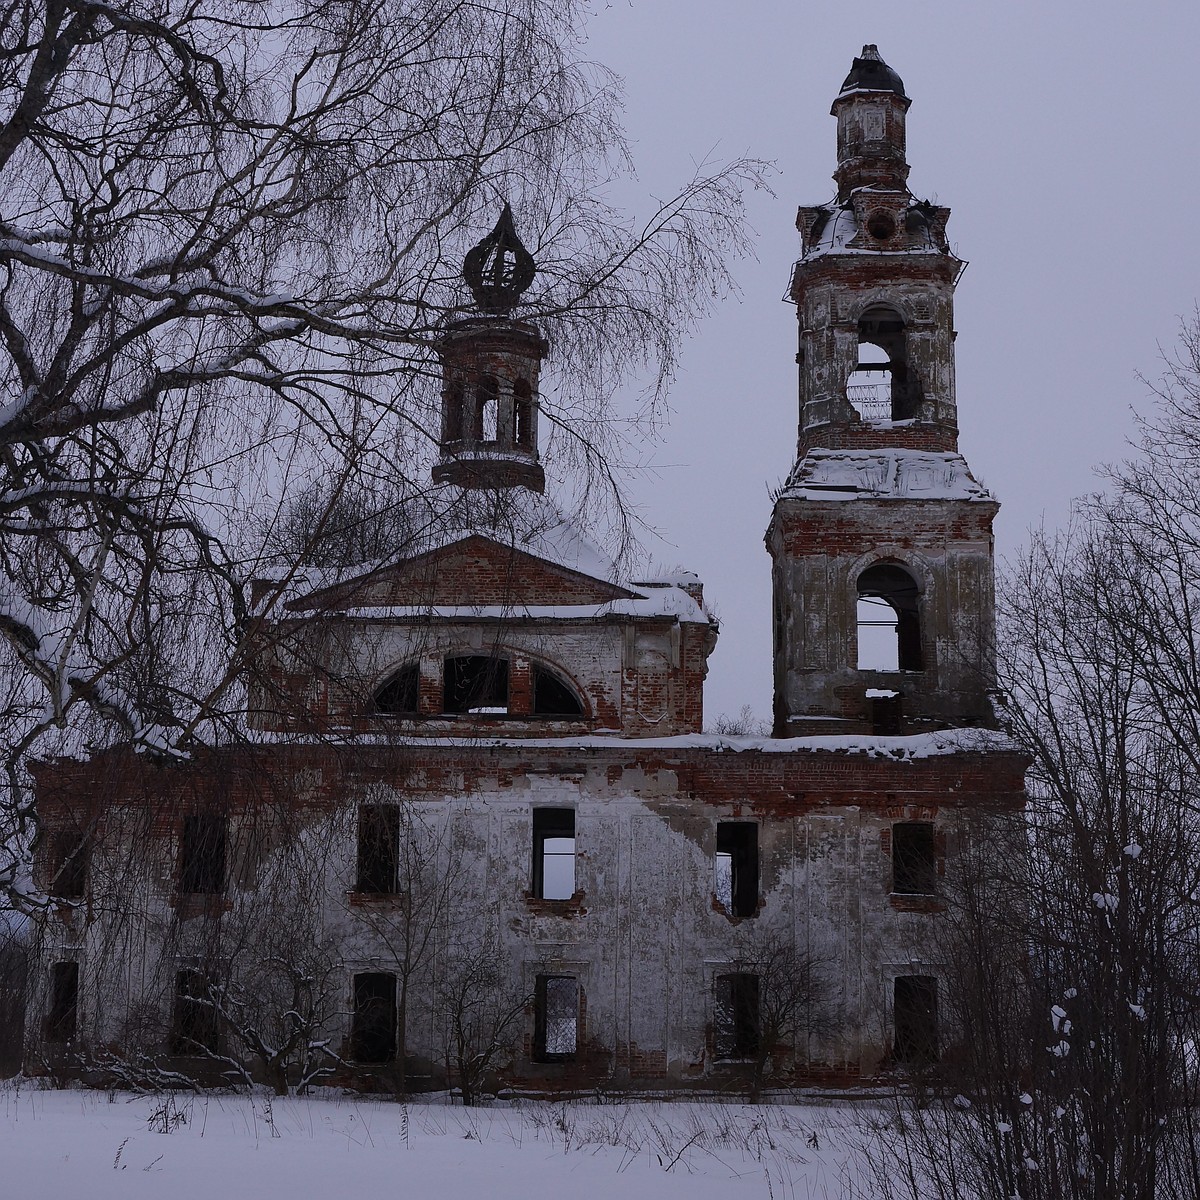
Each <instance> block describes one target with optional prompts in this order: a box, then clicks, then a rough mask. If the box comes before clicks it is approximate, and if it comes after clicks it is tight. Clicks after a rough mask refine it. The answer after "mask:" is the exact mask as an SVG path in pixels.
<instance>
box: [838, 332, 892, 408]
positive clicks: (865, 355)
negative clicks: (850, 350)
mask: <svg viewBox="0 0 1200 1200" xmlns="http://www.w3.org/2000/svg"><path fill="white" fill-rule="evenodd" d="M846 399H847V400H849V401H850V404H851V406H852V407H853V409H854V411H855V412H856V413H858V415H859V416H860V417H862V419H863V420H864V421H890V420H891V419H892V364H891V360H890V359H889V358H888V354H887V351H886V350H884V348H883V347H882V346H876V345H875V344H874V343H873V342H860V343H859V346H858V367H857V369H856V370H855V371H854V373H853V374H852V375H851V376H850V378H849V379H847V380H846Z"/></svg>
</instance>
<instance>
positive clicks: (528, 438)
mask: <svg viewBox="0 0 1200 1200" xmlns="http://www.w3.org/2000/svg"><path fill="white" fill-rule="evenodd" d="M513 440H514V441H515V442H516V443H517V445H518V446H532V445H533V393H532V391H531V389H530V387H529V380H528V379H518V380H517V381H516V382H515V383H514V384H513Z"/></svg>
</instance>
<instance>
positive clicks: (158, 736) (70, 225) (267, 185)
mask: <svg viewBox="0 0 1200 1200" xmlns="http://www.w3.org/2000/svg"><path fill="white" fill-rule="evenodd" d="M582 14H583V9H582V6H581V5H579V4H577V3H575V2H574V0H486V2H485V0H380V2H379V3H376V4H370V5H358V4H349V3H329V2H327V0H266V2H258V0H255V2H253V3H251V2H250V0H213V2H212V3H205V4H204V5H194V4H185V3H176V2H175V0H155V2H150V0H140V2H137V3H130V4H122V5H115V6H114V5H111V4H106V3H100V2H99V0H50V2H49V3H45V4H42V3H37V4H35V3H33V0H16V2H14V3H12V4H10V5H8V6H6V7H5V8H4V9H3V11H2V12H0V359H2V362H3V392H2V394H0V637H2V639H3V645H4V646H5V653H6V661H5V667H4V673H3V677H4V681H5V698H6V700H7V704H6V706H5V708H4V710H3V713H2V714H0V716H3V719H4V721H5V723H6V725H5V728H4V730H3V731H2V732H3V733H4V734H5V741H6V745H7V747H8V749H7V751H6V755H5V769H6V776H5V782H6V791H5V796H4V799H3V803H2V808H0V822H2V829H0V833H2V834H3V845H4V848H5V849H4V858H3V861H2V862H0V886H3V887H4V888H6V889H8V890H9V891H10V892H11V893H12V895H13V896H14V898H15V899H16V900H17V901H18V902H20V903H22V904H24V905H26V906H29V905H31V904H33V905H36V903H37V902H38V897H37V890H36V888H34V886H33V884H32V880H31V876H30V870H29V865H30V850H31V846H32V844H33V842H34V840H35V838H36V832H37V822H36V813H35V811H34V806H33V799H32V794H31V791H30V788H29V781H28V778H27V775H26V773H25V771H24V763H25V760H26V756H27V755H28V753H29V751H30V750H31V749H32V748H34V747H36V746H42V747H43V748H45V747H46V745H47V738H53V737H63V738H66V739H68V740H71V739H73V740H74V743H75V744H79V742H80V740H90V741H97V742H105V741H111V740H113V739H126V740H128V741H130V742H131V743H132V744H134V745H135V746H137V747H138V748H140V749H142V750H145V751H147V752H150V753H153V754H158V755H165V756H172V755H180V754H187V753H188V752H189V748H190V746H191V745H192V744H193V743H194V742H195V741H196V740H200V741H206V740H211V739H213V738H219V737H229V736H234V735H236V734H237V732H238V719H237V713H238V711H239V697H240V692H239V687H240V680H241V679H242V677H243V674H244V670H245V667H246V663H247V659H248V657H249V656H250V654H251V653H252V652H253V648H254V646H255V633H256V623H255V621H254V619H253V618H251V617H248V615H247V610H246V606H245V598H244V596H243V593H242V585H243V583H244V582H245V579H246V577H247V576H248V575H249V574H251V573H252V572H253V570H254V567H255V560H256V558H257V557H258V556H259V555H261V553H262V551H263V547H262V545H261V544H258V545H257V546H256V545H255V544H254V542H253V539H248V538H247V536H246V529H245V521H244V518H245V514H246V513H248V512H251V511H252V510H257V518H258V527H261V525H262V523H263V521H264V520H265V521H266V523H267V524H268V525H269V524H270V518H271V513H272V512H273V511H274V509H275V507H276V506H277V505H278V503H279V502H278V500H277V499H276V500H273V499H271V497H273V496H274V497H278V496H279V495H280V494H281V493H282V492H284V491H286V490H291V489H294V488H296V487H298V486H299V487H303V486H306V485H308V484H310V483H311V481H312V480H313V479H314V478H316V477H318V476H319V475H326V476H329V477H331V478H333V479H334V480H336V481H338V482H337V483H335V486H334V487H333V489H332V491H331V492H330V494H329V496H328V497H327V501H328V507H329V514H328V518H326V516H324V515H321V516H319V517H318V526H319V527H323V526H324V524H325V523H326V520H327V519H333V518H334V517H335V516H336V514H337V510H338V505H337V500H338V497H339V496H340V486H341V481H346V480H350V479H352V478H353V477H363V478H367V479H381V478H385V477H386V478H388V479H390V480H392V481H397V480H398V482H399V483H401V484H407V485H411V486H412V487H414V488H419V487H420V486H421V483H420V481H421V480H422V479H423V478H424V472H423V469H422V463H423V460H424V458H425V457H426V456H427V447H428V444H429V441H430V437H431V432H430V431H431V425H432V422H431V413H432V410H433V408H434V403H433V400H434V392H435V390H436V389H435V382H436V374H437V372H436V354H435V351H434V347H435V344H436V342H437V339H438V336H439V334H440V331H441V330H442V329H443V328H444V326H445V325H446V323H447V322H449V321H451V320H453V319H454V318H455V317H456V316H457V315H459V314H461V313H462V311H463V308H464V299H465V298H464V296H463V294H462V290H461V288H460V286H459V280H458V268H459V264H460V263H461V261H462V257H463V253H464V251H465V250H466V249H467V248H468V247H469V246H470V245H472V244H473V243H474V242H475V241H476V240H477V239H478V238H479V236H480V235H481V233H482V232H485V231H486V230H487V229H488V228H490V227H491V224H492V221H493V220H494V216H495V213H496V211H497V210H498V209H499V207H500V203H501V201H502V200H504V199H507V200H510V201H511V202H512V205H513V208H514V210H515V212H516V213H517V218H518V221H519V224H520V226H521V229H522V231H523V233H524V236H525V240H526V241H527V243H528V244H529V245H530V248H531V249H532V250H533V252H534V254H535V257H536V258H537V261H538V264H539V273H538V286H537V288H536V290H535V291H534V292H533V293H531V294H530V302H529V304H528V305H527V306H525V307H524V308H523V309H522V313H521V315H523V316H528V317H530V318H534V319H537V320H538V321H539V322H541V324H542V325H543V326H544V328H545V329H546V331H547V333H548V334H549V336H550V337H551V339H552V341H553V343H554V344H555V346H556V356H555V358H554V361H553V363H552V364H551V370H550V371H549V372H548V374H547V376H546V382H547V387H546V394H545V395H544V396H543V397H542V407H543V411H544V412H545V413H546V415H547V417H548V418H549V420H550V422H551V423H553V424H554V425H555V426H556V427H557V430H558V434H557V435H556V439H557V441H558V442H559V443H560V451H561V453H560V454H559V462H560V463H561V464H562V465H563V467H564V468H565V469H571V468H572V467H574V466H577V465H579V464H580V463H582V464H583V465H584V467H585V468H586V467H588V466H589V464H590V467H591V472H590V475H587V473H586V472H585V476H586V477H590V478H591V479H593V480H597V481H605V480H611V479H612V475H611V473H610V472H609V470H608V468H607V466H606V463H605V460H604V455H605V453H606V451H608V450H609V449H611V447H612V445H613V442H612V438H613V436H614V433H613V431H614V428H615V427H614V425H613V423H612V421H611V416H612V415H613V397H614V395H615V394H616V389H617V388H618V386H619V385H620V383H621V382H622V381H623V380H624V379H626V378H627V377H628V376H629V375H630V372H631V371H640V370H642V369H644V368H647V367H648V368H649V371H650V375H651V380H652V386H651V387H650V388H649V390H648V391H647V392H646V400H645V403H644V405H643V407H642V409H641V410H640V412H638V413H635V414H633V415H634V416H635V417H641V418H645V419H653V418H654V416H655V415H656V414H657V413H658V412H659V411H660V407H661V402H662V398H663V394H664V390H665V387H666V384H667V382H668V380H669V378H670V375H671V370H672V366H673V363H674V355H675V348H676V346H677V344H678V340H679V337H680V335H681V333H682V332H683V330H684V329H685V328H686V326H687V324H688V322H689V321H690V319H691V318H692V317H693V316H695V315H696V314H697V313H698V312H699V311H701V310H703V308H704V307H705V305H706V304H707V303H709V301H710V300H711V298H712V297H713V296H714V295H715V294H716V293H718V292H719V291H720V290H721V288H722V287H723V286H724V285H725V284H726V283H727V282H728V281H727V278H726V276H725V271H724V266H723V262H724V257H725V255H726V254H727V252H728V251H730V250H731V249H737V248H739V247H740V246H741V244H742V241H741V239H742V233H741V227H740V211H739V199H738V194H739V188H740V186H741V184H742V183H743V182H744V181H745V180H746V179H748V178H754V177H755V176H756V173H757V168H756V167H755V166H754V165H753V164H745V163H737V164H733V165H731V166H729V167H725V168H717V169H714V170H711V171H705V172H702V173H701V174H700V175H698V176H697V178H695V179H694V180H692V181H691V182H689V183H688V184H686V185H685V186H684V188H683V189H682V190H681V191H680V192H679V194H678V195H677V196H676V197H675V198H674V199H672V200H670V201H669V202H667V203H665V204H663V205H660V206H656V208H655V209H654V211H653V212H652V213H651V215H650V216H649V217H648V219H645V220H643V221H641V222H636V223H635V222H634V221H632V220H631V219H629V218H627V217H626V216H625V215H624V214H622V213H620V212H618V211H616V210H614V209H613V208H611V207H609V206H608V205H607V204H606V203H605V201H604V200H603V198H602V195H603V189H604V185H605V184H606V182H607V181H608V180H609V179H610V178H611V177H612V175H613V174H614V173H617V172H621V171H623V170H625V169H626V167H627V157H626V151H625V146H624V143H623V141H622V139H621V133H620V127H619V121H618V108H617V88H616V85H615V83H614V81H613V79H612V78H611V77H610V76H609V75H607V74H606V73H605V72H604V71H603V69H601V68H599V67H595V66H593V65H591V64H588V63H586V62H585V61H583V60H581V59H580V58H579V56H578V50H577V47H578V45H579V44H580V39H579V31H580V28H581V22H582ZM583 491H584V492H585V493H586V492H587V488H586V487H584V489H583ZM285 575H286V572H285Z"/></svg>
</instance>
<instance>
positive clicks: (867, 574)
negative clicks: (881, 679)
mask: <svg viewBox="0 0 1200 1200" xmlns="http://www.w3.org/2000/svg"><path fill="white" fill-rule="evenodd" d="M855 590H856V592H857V594H858V602H857V609H856V614H855V615H856V621H855V632H856V635H857V645H856V650H857V658H856V665H857V669H858V670H860V671H874V672H878V673H881V674H895V673H898V672H915V671H923V670H924V669H925V664H924V654H923V650H922V638H921V589H920V586H919V584H918V583H917V579H916V577H915V576H914V575H913V573H912V572H911V571H909V570H908V568H907V567H905V566H903V565H902V564H901V563H895V562H876V563H872V564H871V565H870V566H869V567H867V568H866V569H865V570H864V571H862V572H861V573H860V574H859V576H858V579H857V580H856V582H855ZM880 606H884V607H886V608H887V609H888V610H890V613H891V617H888V618H885V619H883V620H876V619H873V615H872V613H871V610H872V609H878V608H879V607H880ZM864 611H866V612H867V616H866V618H865V619H864V616H863V614H864ZM872 627H888V628H893V629H894V630H895V638H896V656H895V662H896V665H895V666H894V667H893V666H890V665H888V666H882V667H881V666H870V665H864V663H863V659H864V657H865V655H864V653H863V650H864V641H863V631H864V629H867V628H872Z"/></svg>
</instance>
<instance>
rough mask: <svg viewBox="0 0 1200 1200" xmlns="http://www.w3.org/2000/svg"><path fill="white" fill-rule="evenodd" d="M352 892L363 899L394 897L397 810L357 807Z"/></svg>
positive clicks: (396, 807)
mask: <svg viewBox="0 0 1200 1200" xmlns="http://www.w3.org/2000/svg"><path fill="white" fill-rule="evenodd" d="M354 863H355V872H354V890H355V891H356V892H358V893H359V894H361V895H366V896H393V895H395V894H396V892H397V890H398V887H399V879H400V806H399V805H398V804H360V805H359V806H358V839H357V852H356V854H355V860H354Z"/></svg>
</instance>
